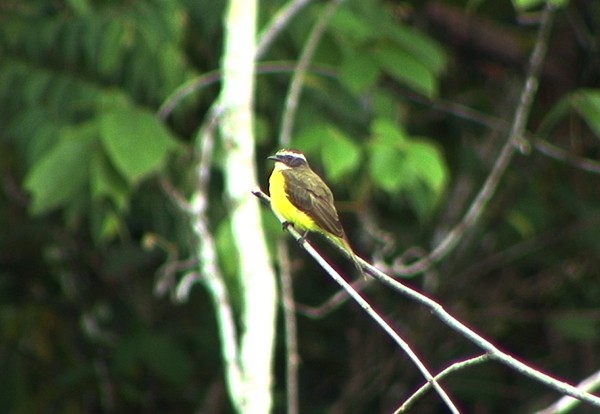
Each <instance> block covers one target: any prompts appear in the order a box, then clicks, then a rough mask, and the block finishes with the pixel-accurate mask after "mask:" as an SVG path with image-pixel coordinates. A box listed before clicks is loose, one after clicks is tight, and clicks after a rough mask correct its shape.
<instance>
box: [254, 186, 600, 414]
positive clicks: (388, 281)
mask: <svg viewBox="0 0 600 414" xmlns="http://www.w3.org/2000/svg"><path fill="white" fill-rule="evenodd" d="M252 193H253V194H254V195H255V196H257V197H258V198H260V199H261V200H263V201H264V202H266V203H270V199H269V196H267V195H266V194H265V193H263V192H262V191H261V190H260V189H254V190H252ZM289 230H290V233H291V234H292V235H293V236H294V237H295V236H296V235H298V233H297V232H295V231H294V230H293V229H292V228H289ZM302 246H303V247H305V248H306V247H307V246H310V245H308V244H302ZM310 248H311V250H312V251H313V252H314V253H315V255H316V256H315V255H313V258H315V260H317V261H318V262H319V264H321V265H322V264H323V263H322V261H323V260H322V258H320V257H319V256H318V255H317V253H316V251H314V249H312V246H310ZM311 255H312V253H311ZM319 259H320V260H319ZM358 261H359V262H360V264H361V266H362V268H363V271H364V272H365V273H367V274H370V275H371V276H373V277H374V278H375V279H377V280H379V281H380V282H381V283H383V284H384V285H386V286H388V287H389V288H391V289H393V290H395V291H396V292H399V293H401V294H402V295H404V296H406V297H408V298H410V299H412V300H414V301H415V302H417V303H420V304H421V305H423V306H425V307H426V308H428V309H429V310H430V311H431V313H432V314H434V315H435V316H437V318H438V319H440V320H441V321H442V322H443V323H444V324H446V325H447V326H449V327H450V328H452V329H453V330H454V331H456V332H458V333H460V334H461V335H462V336H464V337H465V338H466V339H468V340H469V341H471V342H473V343H474V344H475V345H476V346H478V347H479V348H481V349H483V350H484V351H486V352H487V353H488V354H489V356H490V358H492V359H494V360H496V361H498V362H500V363H502V364H505V365H506V366H508V367H510V368H512V369H513V370H515V371H517V372H519V373H521V374H523V375H525V376H528V377H530V378H532V379H533V380H536V381H538V382H540V383H542V384H544V385H546V386H548V387H550V388H552V389H555V390H557V391H558V392H560V393H562V394H566V395H570V396H571V397H574V398H577V399H580V400H582V401H586V402H588V403H590V404H592V405H595V406H597V407H600V397H596V396H594V395H592V394H589V393H587V392H583V391H581V390H579V389H577V388H576V387H574V386H572V385H571V384H568V383H566V382H563V381H559V380H557V379H556V378H553V377H551V376H550V375H547V374H544V373H543V372H540V371H538V370H536V369H533V368H531V367H530V366H529V365H527V364H525V363H523V362H521V361H519V360H518V359H516V358H514V357H512V356H510V355H508V354H507V353H505V352H502V351H501V350H499V349H498V348H497V347H496V346H495V345H494V344H492V343H491V342H490V341H488V340H486V339H484V338H483V337H482V336H481V335H479V334H477V333H476V332H475V331H473V330H472V329H470V328H468V327H467V326H466V325H465V324H463V323H462V322H460V321H459V320H458V319H456V318H455V317H454V316H452V315H450V314H449V313H448V312H447V311H446V310H445V309H444V308H443V307H442V305H440V304H439V303H437V302H436V301H434V300H433V299H430V298H429V297H427V296H425V295H423V294H421V293H419V292H417V291H416V290H413V289H411V288H409V287H408V286H405V285H403V284H402V283H400V282H398V281H397V280H395V279H394V278H392V277H391V276H389V275H386V274H385V273H383V272H381V271H380V270H379V269H377V268H376V267H374V266H371V265H370V264H369V263H368V262H366V261H364V260H363V259H361V258H360V257H359V258H358ZM325 265H327V266H328V267H330V266H329V264H327V262H325ZM338 276H339V275H338ZM336 281H337V280H336ZM344 284H345V285H343V286H342V287H344V286H347V287H348V288H349V290H346V291H347V292H348V293H349V294H350V295H351V296H352V297H353V298H354V294H355V295H358V293H357V292H355V291H354V290H352V289H351V287H350V285H348V284H347V282H345V281H344ZM351 292H352V293H351ZM358 296H359V297H360V295H358Z"/></svg>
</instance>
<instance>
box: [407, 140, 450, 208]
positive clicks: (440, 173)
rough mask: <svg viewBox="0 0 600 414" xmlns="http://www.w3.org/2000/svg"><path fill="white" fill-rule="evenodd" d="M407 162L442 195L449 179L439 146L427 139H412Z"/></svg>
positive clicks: (425, 181) (426, 184)
mask: <svg viewBox="0 0 600 414" xmlns="http://www.w3.org/2000/svg"><path fill="white" fill-rule="evenodd" d="M406 153H407V157H406V163H407V165H409V166H410V168H411V169H413V170H414V172H415V175H416V176H417V177H418V179H419V180H420V181H422V182H423V183H424V184H425V186H426V187H427V188H428V189H429V190H431V191H432V192H433V193H434V194H435V195H436V196H438V195H441V194H442V193H443V191H444V189H445V187H446V182H447V180H448V170H447V168H446V163H445V162H444V157H443V156H442V153H441V151H440V150H439V149H438V147H437V146H436V145H434V144H432V143H430V142H427V141H425V140H416V139H413V140H411V144H410V146H409V147H408V149H407V151H406Z"/></svg>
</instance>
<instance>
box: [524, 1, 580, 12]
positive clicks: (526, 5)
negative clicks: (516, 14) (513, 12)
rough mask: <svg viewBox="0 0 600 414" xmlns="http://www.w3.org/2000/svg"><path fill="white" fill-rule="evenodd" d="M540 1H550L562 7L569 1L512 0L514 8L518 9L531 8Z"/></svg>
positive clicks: (540, 2)
mask: <svg viewBox="0 0 600 414" xmlns="http://www.w3.org/2000/svg"><path fill="white" fill-rule="evenodd" d="M542 3H550V4H553V5H554V6H556V7H563V6H566V5H567V4H568V3H569V0H513V5H514V7H515V9H517V10H520V11H523V10H528V9H532V8H534V7H537V6H538V5H540V4H542Z"/></svg>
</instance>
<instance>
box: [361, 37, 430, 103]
mask: <svg viewBox="0 0 600 414" xmlns="http://www.w3.org/2000/svg"><path fill="white" fill-rule="evenodd" d="M370 53H371V54H372V56H373V57H374V58H375V59H376V60H377V62H379V65H380V66H381V68H382V69H384V70H385V71H386V72H387V73H388V74H389V75H390V76H392V77H393V78H394V79H396V80H397V81H398V82H400V83H403V84H405V85H406V86H408V87H409V88H411V89H412V90H414V91H415V92H418V93H421V94H423V95H425V96H427V97H430V98H431V97H433V96H435V95H437V81H436V78H435V77H434V75H433V72H432V71H431V70H430V69H429V68H428V67H427V66H425V65H424V64H423V63H422V62H420V61H419V60H417V59H416V58H415V57H414V56H412V55H410V54H409V53H407V52H406V51H404V50H401V49H399V48H398V47H396V46H393V45H381V46H379V47H377V48H375V49H374V50H372V51H371V52H370Z"/></svg>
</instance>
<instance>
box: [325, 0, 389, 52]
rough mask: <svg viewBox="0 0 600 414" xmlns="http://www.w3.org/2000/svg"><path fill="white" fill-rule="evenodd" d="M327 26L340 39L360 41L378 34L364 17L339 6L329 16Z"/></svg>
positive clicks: (353, 41)
mask: <svg viewBox="0 0 600 414" xmlns="http://www.w3.org/2000/svg"><path fill="white" fill-rule="evenodd" d="M329 27H330V28H331V29H332V31H333V32H334V34H335V35H337V36H338V37H339V38H340V39H342V41H344V42H347V41H351V42H352V43H355V44H356V43H362V42H365V41H368V40H371V39H374V38H376V37H377V36H378V33H377V32H376V31H375V30H374V28H373V27H372V26H371V25H369V23H368V22H367V21H365V19H363V18H362V17H361V16H359V15H357V14H356V13H354V12H353V11H352V10H350V9H348V8H340V9H338V10H337V11H336V13H335V14H334V15H333V16H332V17H331V20H330V21H329Z"/></svg>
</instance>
